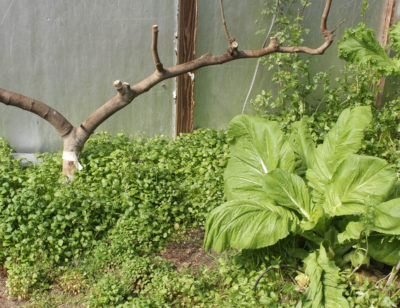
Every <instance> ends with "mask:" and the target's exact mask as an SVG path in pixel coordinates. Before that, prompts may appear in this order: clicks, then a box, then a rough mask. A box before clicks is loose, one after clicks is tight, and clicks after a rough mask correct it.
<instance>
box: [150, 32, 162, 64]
mask: <svg viewBox="0 0 400 308" xmlns="http://www.w3.org/2000/svg"><path fill="white" fill-rule="evenodd" d="M157 39H158V26H157V25H154V26H153V39H152V41H151V53H152V55H153V61H154V66H155V67H156V70H157V71H158V72H162V71H163V70H164V68H163V65H162V63H161V61H160V58H159V57H158V50H157Z"/></svg>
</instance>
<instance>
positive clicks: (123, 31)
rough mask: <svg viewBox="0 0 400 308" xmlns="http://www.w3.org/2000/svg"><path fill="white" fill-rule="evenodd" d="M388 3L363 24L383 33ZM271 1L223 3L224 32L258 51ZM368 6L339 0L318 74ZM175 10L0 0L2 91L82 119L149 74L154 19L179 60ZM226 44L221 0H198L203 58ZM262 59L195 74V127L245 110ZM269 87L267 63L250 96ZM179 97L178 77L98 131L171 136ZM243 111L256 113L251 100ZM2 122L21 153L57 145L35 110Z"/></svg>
mask: <svg viewBox="0 0 400 308" xmlns="http://www.w3.org/2000/svg"><path fill="white" fill-rule="evenodd" d="M388 1H389V0H370V1H369V3H370V8H369V9H368V10H367V12H366V15H365V17H364V20H365V21H366V22H367V24H368V26H370V27H372V28H374V29H375V30H376V31H377V32H379V31H380V30H381V29H380V27H381V24H382V19H383V15H384V7H385V5H386V4H387V2H388ZM273 2H274V1H271V0H270V1H265V0H251V1H237V0H225V1H224V7H225V16H226V21H227V24H228V28H229V31H230V34H231V36H233V37H235V38H236V39H237V41H238V42H239V48H241V49H258V48H260V47H261V44H262V42H263V41H264V37H263V35H256V32H257V31H258V30H260V29H266V28H268V27H269V25H270V22H271V20H269V19H268V18H265V17H264V16H263V15H262V14H261V11H262V9H264V8H265V5H266V4H265V3H273ZM311 2H312V5H311V6H310V7H309V8H307V9H306V11H305V25H306V26H307V27H308V28H310V29H311V31H310V34H309V35H308V37H306V43H307V44H308V45H311V46H319V45H320V44H321V42H322V40H323V38H322V36H321V34H320V30H319V24H320V17H321V12H322V10H323V6H324V3H325V1H322V0H313V1H311ZM362 3H363V1H362V0H352V1H348V0H334V1H333V4H332V10H331V14H330V16H329V22H328V25H329V27H330V28H333V27H335V26H338V28H337V31H336V37H335V43H334V44H333V46H332V47H330V49H328V51H327V52H326V54H324V55H323V56H316V57H313V59H312V63H313V64H312V65H313V69H314V70H321V69H324V70H325V69H328V68H330V67H333V68H334V69H333V70H336V69H339V68H340V67H342V66H343V62H342V61H341V60H339V59H338V58H337V51H336V49H337V48H336V45H337V40H338V39H339V38H341V37H342V34H343V31H344V29H345V28H346V27H351V26H355V25H356V24H357V23H358V22H359V21H361V20H362V18H361V17H360V12H361V6H362ZM177 14H178V0H151V1H142V0H109V1H102V0H91V1H79V0H57V1H55V0H35V1H31V0H0V41H1V44H0V55H1V56H0V87H1V88H4V89H7V90H10V91H14V92H18V93H21V94H23V95H26V96H29V97H32V98H35V99H38V100H41V101H43V102H45V103H47V104H49V105H50V106H52V107H54V108H55V109H56V110H58V111H59V112H61V113H62V114H64V115H65V116H66V118H67V119H69V120H70V121H71V123H72V124H73V125H79V124H80V123H81V122H82V121H83V120H84V119H85V118H86V117H87V116H88V115H89V114H90V113H92V112H93V111H94V110H95V109H96V108H98V107H99V106H101V105H102V104H103V103H104V102H106V101H107V100H108V99H110V98H111V97H112V96H114V95H115V90H114V88H113V87H112V83H113V81H114V80H116V79H120V80H123V81H127V82H129V83H131V84H133V83H136V82H138V81H140V80H141V79H143V78H144V77H146V76H148V75H149V74H151V73H152V72H153V70H154V66H153V60H152V57H151V52H150V43H151V28H152V25H153V24H158V25H159V29H160V33H159V37H158V40H159V53H160V57H161V60H162V61H163V64H164V66H166V67H168V66H171V65H174V64H175V63H176V53H175V51H176V50H175V48H176V31H177ZM396 14H397V13H396ZM397 15H398V14H397ZM343 20H344V22H343V24H341V22H342V21H343ZM273 33H274V32H273V31H272V34H273ZM226 49H227V41H226V38H225V34H224V30H223V27H222V22H221V15H220V8H219V1H217V0H199V1H198V26H197V51H196V53H197V56H200V55H202V54H204V53H209V52H210V53H213V54H222V53H224V52H226ZM256 63H257V60H256V59H247V60H238V61H233V62H231V63H228V64H224V65H220V66H211V67H206V68H202V69H200V70H198V71H197V72H196V75H195V109H194V128H198V127H212V128H221V129H223V128H225V127H226V125H227V123H228V122H229V120H230V119H231V118H232V117H233V116H235V115H237V114H239V113H241V111H242V107H243V103H244V100H245V97H246V94H247V91H248V89H249V86H250V82H251V78H252V75H253V72H254V68H255V65H256ZM270 87H271V73H270V72H268V71H267V70H266V68H265V67H261V69H260V72H259V74H258V75H257V79H256V83H255V86H254V88H253V91H252V96H251V97H253V98H254V97H255V95H257V94H259V93H260V92H261V91H262V90H263V89H269V88H270ZM174 93H175V80H173V79H169V80H166V81H164V82H162V83H161V84H159V85H157V86H156V87H155V88H153V89H151V91H149V92H148V93H145V94H144V95H141V96H139V97H138V98H136V99H135V100H134V101H133V102H132V103H131V105H129V106H128V107H126V108H124V109H123V110H122V111H120V112H118V113H116V114H115V115H113V116H112V117H111V118H110V119H108V120H107V121H106V122H104V123H103V124H102V125H101V126H100V127H99V128H98V130H99V131H104V130H106V131H110V132H111V133H112V134H116V133H118V132H123V133H126V134H142V135H145V136H152V135H156V134H164V135H168V136H174V133H175V132H174V129H175V101H174V95H175V94H174ZM246 112H248V113H251V112H252V109H251V106H250V105H248V106H247V108H246ZM0 118H1V123H0V136H3V137H5V138H6V139H7V140H8V141H10V143H11V145H12V146H13V147H14V148H15V149H16V150H17V151H18V152H36V151H58V150H60V149H61V139H60V137H59V136H58V135H57V133H56V131H55V130H54V128H53V127H52V126H51V125H50V124H48V123H47V122H46V121H43V120H42V119H40V118H39V117H37V116H36V115H33V114H31V113H29V112H26V111H22V110H20V109H17V108H14V107H7V106H5V105H3V104H0Z"/></svg>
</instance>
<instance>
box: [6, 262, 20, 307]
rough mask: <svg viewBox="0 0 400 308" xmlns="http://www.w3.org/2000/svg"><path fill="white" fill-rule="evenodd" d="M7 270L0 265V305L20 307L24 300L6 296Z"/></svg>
mask: <svg viewBox="0 0 400 308" xmlns="http://www.w3.org/2000/svg"><path fill="white" fill-rule="evenodd" d="M6 281H7V272H6V270H5V269H3V268H2V267H1V266H0V307H1V308H15V307H22V306H23V305H24V302H22V301H18V300H16V299H10V298H8V294H7V291H6V290H7V287H6Z"/></svg>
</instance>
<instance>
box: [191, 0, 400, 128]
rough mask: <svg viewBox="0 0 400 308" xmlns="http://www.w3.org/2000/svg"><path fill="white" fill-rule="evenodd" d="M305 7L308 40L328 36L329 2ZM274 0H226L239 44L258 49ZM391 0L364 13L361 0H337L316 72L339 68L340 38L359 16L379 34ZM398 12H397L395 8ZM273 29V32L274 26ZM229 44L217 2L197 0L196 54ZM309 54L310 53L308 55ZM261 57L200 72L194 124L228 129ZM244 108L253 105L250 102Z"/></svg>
mask: <svg viewBox="0 0 400 308" xmlns="http://www.w3.org/2000/svg"><path fill="white" fill-rule="evenodd" d="M310 2H311V5H310V6H309V7H307V8H306V9H305V11H304V26H305V27H307V28H309V29H310V33H309V34H308V36H307V37H305V40H306V42H305V43H306V45H308V46H312V47H317V46H319V45H321V43H322V42H323V40H324V38H323V36H322V35H321V32H320V28H319V27H320V23H321V14H322V11H323V9H324V6H325V1H323V0H312V1H310ZM274 3H275V1H273V0H268V1H265V0H252V1H224V4H225V5H224V6H225V16H226V22H227V25H228V28H229V31H230V35H231V36H233V37H235V38H236V39H237V41H238V42H239V47H240V48H241V49H257V48H260V47H261V45H262V43H263V41H264V39H265V37H264V35H260V34H259V35H256V32H257V31H258V30H261V29H268V28H269V26H270V24H271V17H269V19H267V18H265V17H263V15H262V14H261V11H262V9H265V8H266V5H267V4H269V5H274ZM387 3H388V1H386V0H369V8H368V10H367V11H366V13H365V16H364V18H361V16H360V15H361V7H362V4H363V1H362V0H351V1H349V0H333V1H332V7H331V12H330V15H329V19H328V27H329V28H330V29H333V28H335V27H337V30H336V32H335V41H334V43H333V44H332V46H331V47H330V48H329V49H328V50H327V51H326V53H325V54H324V55H321V56H313V57H312V59H311V64H312V65H311V68H312V70H313V71H314V72H317V71H321V70H328V69H330V68H332V72H333V74H334V72H335V71H336V72H337V71H338V70H339V69H340V68H342V67H343V65H344V63H343V61H342V60H340V59H339V58H338V56H337V41H338V39H340V38H341V37H342V36H343V32H344V29H345V28H347V27H353V26H356V25H357V24H358V23H359V22H360V21H364V22H366V24H367V25H368V26H369V27H372V28H373V29H374V30H375V31H376V33H379V32H380V31H381V29H380V27H381V24H382V22H383V18H384V13H385V12H384V10H385V8H386V5H387ZM396 15H397V16H398V13H397V12H396ZM271 34H272V35H273V34H274V30H272V32H271ZM226 48H227V42H226V38H225V34H224V29H223V27H222V23H221V16H220V11H219V1H199V24H198V37H197V53H198V55H201V54H203V53H206V52H212V53H214V54H219V53H223V52H224V50H226ZM306 57H311V56H306ZM256 63H257V60H253V59H250V60H248V59H246V60H239V61H234V62H231V63H228V64H225V65H224V66H219V67H217V68H216V67H207V68H204V69H202V70H199V71H198V72H197V74H196V88H195V102H196V104H195V116H194V126H195V128H196V127H213V128H219V129H224V128H225V127H226V125H227V123H228V122H229V121H230V120H231V119H232V118H233V117H234V116H235V115H237V114H239V113H241V112H242V108H243V104H244V101H245V98H246V95H247V92H248V90H249V87H250V83H251V79H252V76H253V72H254V69H255V66H256ZM271 79H272V73H271V72H270V71H268V70H267V69H266V67H265V66H262V67H260V70H259V73H258V75H257V78H256V81H255V84H254V87H253V90H252V92H251V93H252V94H251V98H254V97H255V96H256V95H257V94H260V93H261V91H262V90H263V89H265V90H268V89H271ZM245 111H246V113H251V112H252V108H251V105H250V104H247V107H246V110H245Z"/></svg>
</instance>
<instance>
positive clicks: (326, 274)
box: [303, 243, 349, 308]
mask: <svg viewBox="0 0 400 308" xmlns="http://www.w3.org/2000/svg"><path fill="white" fill-rule="evenodd" d="M324 244H326V243H322V244H321V246H320V250H319V251H316V252H313V253H311V254H310V255H309V256H308V257H307V258H306V259H305V260H304V264H305V266H306V274H307V276H308V277H309V278H310V285H309V286H308V288H307V292H306V301H305V303H304V306H303V307H312V308H346V307H349V304H348V302H347V301H346V299H345V298H344V297H343V291H344V289H343V287H341V286H340V285H339V282H340V277H339V268H338V267H337V266H336V265H335V262H334V261H332V259H331V258H329V256H328V254H327V249H326V248H325V247H324Z"/></svg>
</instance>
